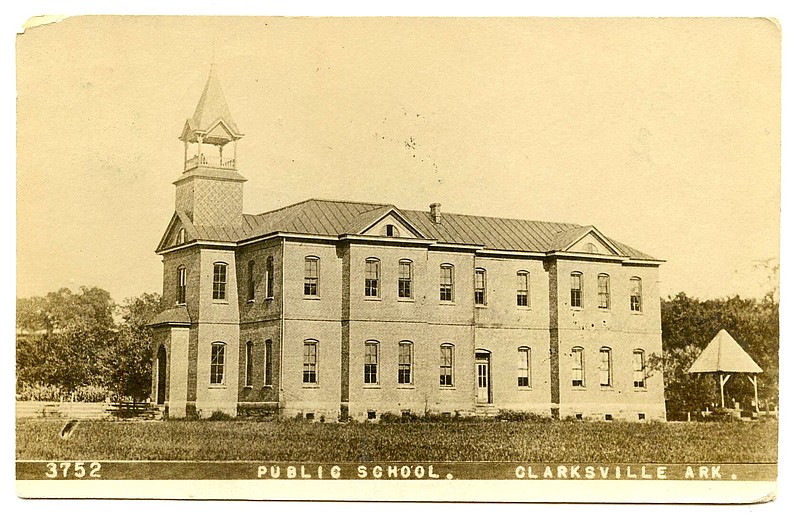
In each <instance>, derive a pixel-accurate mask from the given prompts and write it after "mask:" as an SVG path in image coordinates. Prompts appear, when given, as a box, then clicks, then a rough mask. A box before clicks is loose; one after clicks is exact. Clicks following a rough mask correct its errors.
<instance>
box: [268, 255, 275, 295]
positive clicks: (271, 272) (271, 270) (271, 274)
mask: <svg viewBox="0 0 800 519" xmlns="http://www.w3.org/2000/svg"><path fill="white" fill-rule="evenodd" d="M266 281H267V299H270V298H272V297H274V296H275V295H274V284H275V262H274V260H273V259H272V256H269V257H268V258H267V279H266Z"/></svg>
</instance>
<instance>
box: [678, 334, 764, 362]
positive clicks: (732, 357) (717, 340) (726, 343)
mask: <svg viewBox="0 0 800 519" xmlns="http://www.w3.org/2000/svg"><path fill="white" fill-rule="evenodd" d="M718 372H722V373H761V372H763V370H762V369H761V368H760V367H758V364H756V363H755V361H754V360H753V359H752V358H751V357H750V355H748V354H747V352H746V351H744V350H743V349H742V347H741V346H740V345H739V343H738V342H736V340H735V339H734V338H733V337H731V334H729V333H728V332H727V331H726V330H724V329H722V330H720V331H719V333H717V335H716V336H715V337H714V338H713V339H711V342H709V343H708V346H706V348H705V349H704V350H703V353H701V354H700V356H699V357H697V360H695V361H694V364H692V367H691V368H689V373H718Z"/></svg>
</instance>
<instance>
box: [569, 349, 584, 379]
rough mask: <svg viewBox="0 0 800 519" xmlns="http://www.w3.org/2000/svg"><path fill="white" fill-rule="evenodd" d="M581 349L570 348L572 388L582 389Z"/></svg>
mask: <svg viewBox="0 0 800 519" xmlns="http://www.w3.org/2000/svg"><path fill="white" fill-rule="evenodd" d="M583 373H584V370H583V348H572V387H584V385H585V383H584V379H583Z"/></svg>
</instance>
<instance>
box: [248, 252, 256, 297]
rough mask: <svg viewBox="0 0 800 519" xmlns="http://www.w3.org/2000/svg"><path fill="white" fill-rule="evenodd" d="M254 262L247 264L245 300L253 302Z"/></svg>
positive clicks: (254, 292) (254, 294) (254, 283)
mask: <svg viewBox="0 0 800 519" xmlns="http://www.w3.org/2000/svg"><path fill="white" fill-rule="evenodd" d="M255 270H256V262H255V261H253V260H250V261H249V262H248V263H247V300H248V301H253V300H255V298H256V278H255Z"/></svg>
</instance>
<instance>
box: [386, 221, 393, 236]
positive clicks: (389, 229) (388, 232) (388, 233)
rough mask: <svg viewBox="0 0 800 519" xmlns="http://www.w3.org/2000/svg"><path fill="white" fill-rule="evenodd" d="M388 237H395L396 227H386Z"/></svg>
mask: <svg viewBox="0 0 800 519" xmlns="http://www.w3.org/2000/svg"><path fill="white" fill-rule="evenodd" d="M386 236H394V225H392V224H387V225H386Z"/></svg>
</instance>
